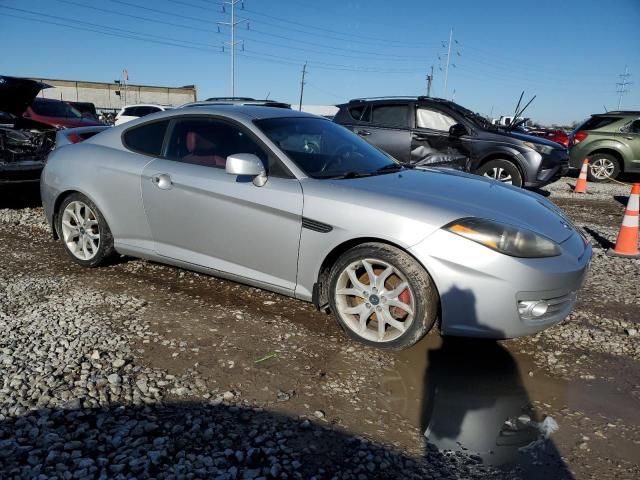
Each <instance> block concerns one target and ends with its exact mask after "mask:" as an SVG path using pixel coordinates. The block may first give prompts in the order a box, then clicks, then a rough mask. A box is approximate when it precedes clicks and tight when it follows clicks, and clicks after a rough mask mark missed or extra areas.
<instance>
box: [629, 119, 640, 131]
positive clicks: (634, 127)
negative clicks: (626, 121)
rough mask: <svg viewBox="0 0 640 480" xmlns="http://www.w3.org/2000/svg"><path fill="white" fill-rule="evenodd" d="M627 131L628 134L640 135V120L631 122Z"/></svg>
mask: <svg viewBox="0 0 640 480" xmlns="http://www.w3.org/2000/svg"><path fill="white" fill-rule="evenodd" d="M628 131H629V133H640V118H639V119H637V120H634V121H633V122H631V125H629V130H628Z"/></svg>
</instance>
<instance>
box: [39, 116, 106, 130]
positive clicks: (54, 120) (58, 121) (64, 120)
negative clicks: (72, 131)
mask: <svg viewBox="0 0 640 480" xmlns="http://www.w3.org/2000/svg"><path fill="white" fill-rule="evenodd" d="M38 121H39V122H45V123H47V124H48V125H53V126H56V127H65V128H76V127H98V126H102V125H104V123H102V122H100V121H98V120H93V119H91V118H86V117H83V118H70V117H43V116H39V117H38Z"/></svg>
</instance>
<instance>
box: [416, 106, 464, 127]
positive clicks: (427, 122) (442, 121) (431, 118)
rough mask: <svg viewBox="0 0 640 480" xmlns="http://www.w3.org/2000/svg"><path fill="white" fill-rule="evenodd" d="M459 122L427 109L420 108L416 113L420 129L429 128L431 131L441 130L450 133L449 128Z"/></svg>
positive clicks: (417, 124)
mask: <svg viewBox="0 0 640 480" xmlns="http://www.w3.org/2000/svg"><path fill="white" fill-rule="evenodd" d="M456 123H457V122H456V121H455V120H454V119H453V118H451V117H450V116H449V115H445V114H444V113H441V112H437V111H435V110H429V109H427V108H418V110H417V111H416V126H417V127H418V128H428V129H430V130H439V131H443V132H448V131H449V127H451V126H452V125H455V124H456Z"/></svg>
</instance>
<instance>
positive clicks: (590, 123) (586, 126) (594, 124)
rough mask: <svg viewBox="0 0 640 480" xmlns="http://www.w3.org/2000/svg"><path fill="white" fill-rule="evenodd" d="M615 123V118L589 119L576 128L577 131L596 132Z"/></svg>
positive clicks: (616, 119)
mask: <svg viewBox="0 0 640 480" xmlns="http://www.w3.org/2000/svg"><path fill="white" fill-rule="evenodd" d="M617 121H618V118H616V117H591V118H589V119H588V120H587V121H586V122H584V123H583V124H582V125H581V126H580V127H578V129H577V130H597V129H599V128H603V127H606V126H607V125H611V124H612V123H613V122H617Z"/></svg>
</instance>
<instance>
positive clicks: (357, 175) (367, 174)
mask: <svg viewBox="0 0 640 480" xmlns="http://www.w3.org/2000/svg"><path fill="white" fill-rule="evenodd" d="M371 175H373V173H372V172H356V171H354V170H350V171H348V172H344V173H339V174H337V175H321V176H319V177H318V178H329V179H332V180H335V179H343V178H344V179H348V178H360V177H370V176H371Z"/></svg>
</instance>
